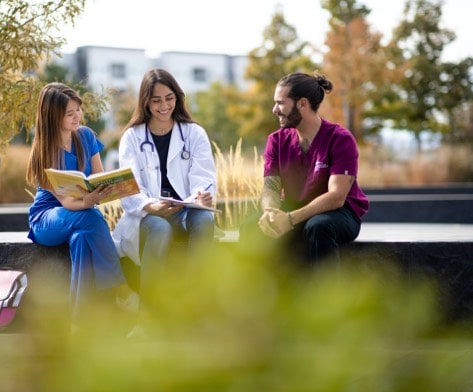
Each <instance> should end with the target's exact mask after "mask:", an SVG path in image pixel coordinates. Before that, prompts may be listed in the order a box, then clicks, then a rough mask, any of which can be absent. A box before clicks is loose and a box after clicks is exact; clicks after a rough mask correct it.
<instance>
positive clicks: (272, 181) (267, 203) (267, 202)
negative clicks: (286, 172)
mask: <svg viewBox="0 0 473 392" xmlns="http://www.w3.org/2000/svg"><path fill="white" fill-rule="evenodd" d="M281 190H282V184H281V178H280V177H279V176H268V177H264V185H263V193H262V195H261V207H262V208H263V209H264V208H267V207H274V208H279V207H280V206H281Z"/></svg>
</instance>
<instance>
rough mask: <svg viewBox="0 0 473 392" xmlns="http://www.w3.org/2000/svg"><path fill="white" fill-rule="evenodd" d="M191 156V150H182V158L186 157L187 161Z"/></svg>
mask: <svg viewBox="0 0 473 392" xmlns="http://www.w3.org/2000/svg"><path fill="white" fill-rule="evenodd" d="M190 157H191V154H190V152H189V151H187V150H182V152H181V158H182V159H184V160H186V161H187V160H188V159H190Z"/></svg>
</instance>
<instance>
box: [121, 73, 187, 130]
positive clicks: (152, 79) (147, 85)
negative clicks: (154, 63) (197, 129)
mask: <svg viewBox="0 0 473 392" xmlns="http://www.w3.org/2000/svg"><path fill="white" fill-rule="evenodd" d="M157 83H159V84H163V85H165V86H167V87H168V88H169V89H170V90H171V91H172V92H173V93H174V94H175V95H176V107H175V108H174V111H173V113H172V118H173V120H174V121H176V122H181V123H192V122H195V121H194V120H192V117H191V115H190V113H189V111H188V110H187V108H186V95H185V94H184V91H183V90H182V88H181V86H179V83H177V81H176V79H175V78H174V76H172V75H171V74H170V73H169V72H168V71H165V70H164V69H160V68H155V69H151V70H149V71H148V72H146V74H145V75H144V76H143V80H142V81H141V86H140V92H139V96H138V105H137V106H136V107H135V110H134V112H133V114H132V116H131V119H130V121H129V122H128V124H127V125H126V126H125V129H124V130H123V131H126V130H127V129H128V128H130V127H134V126H136V125H139V124H147V123H148V122H149V121H150V119H151V113H150V111H149V108H148V103H149V101H150V99H151V96H152V94H153V88H154V85H155V84H157Z"/></svg>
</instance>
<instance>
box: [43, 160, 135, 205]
mask: <svg viewBox="0 0 473 392" xmlns="http://www.w3.org/2000/svg"><path fill="white" fill-rule="evenodd" d="M45 172H46V175H47V176H48V179H49V181H50V182H51V185H52V187H53V188H54V191H55V192H56V193H57V194H58V195H64V196H71V197H76V198H80V197H81V196H82V195H81V193H80V191H79V190H78V189H77V185H79V186H80V187H82V188H83V189H86V190H88V191H93V190H94V189H95V188H97V187H98V186H100V185H107V186H109V187H112V188H113V189H112V191H111V193H110V195H109V196H108V197H106V198H104V199H103V200H102V201H101V203H106V202H109V201H112V200H115V199H121V198H122V197H126V196H130V195H134V194H136V193H139V192H140V189H139V187H138V183H137V182H136V179H135V176H134V175H133V172H132V171H131V168H123V169H122V168H121V169H115V170H111V171H108V172H102V173H95V174H91V175H90V176H88V177H86V175H85V174H84V173H82V172H80V171H76V170H57V169H45Z"/></svg>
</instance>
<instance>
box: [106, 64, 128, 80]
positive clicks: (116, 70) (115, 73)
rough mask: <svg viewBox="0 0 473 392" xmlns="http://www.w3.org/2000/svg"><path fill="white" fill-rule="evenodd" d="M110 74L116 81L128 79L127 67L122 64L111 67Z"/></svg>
mask: <svg viewBox="0 0 473 392" xmlns="http://www.w3.org/2000/svg"><path fill="white" fill-rule="evenodd" d="M110 72H111V74H112V78H114V79H126V67H125V64H122V63H114V64H112V65H111V66H110Z"/></svg>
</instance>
